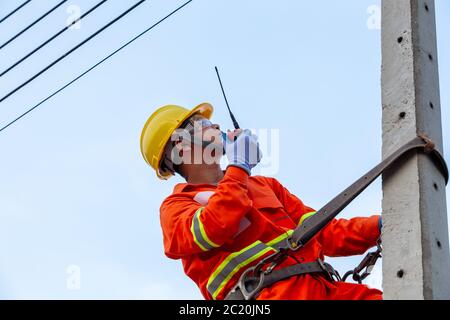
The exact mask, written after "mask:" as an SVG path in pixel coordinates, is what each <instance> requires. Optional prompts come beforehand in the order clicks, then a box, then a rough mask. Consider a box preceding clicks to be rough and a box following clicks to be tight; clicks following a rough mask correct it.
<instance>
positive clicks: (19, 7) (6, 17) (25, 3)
mask: <svg viewBox="0 0 450 320" xmlns="http://www.w3.org/2000/svg"><path fill="white" fill-rule="evenodd" d="M30 2H31V0H27V1H25V2H24V3H22V4H21V5H20V6H18V7H17V8H16V9H14V10H13V11H11V12H10V13H8V14H7V15H6V16H4V17H3V18H1V19H0V23H2V22H3V21H5V20H6V19H8V18H9V17H11V16H12V15H13V14H14V13H16V12H17V11H19V10H20V9H22V8H23V7H25V6H26V5H27V4H28V3H30Z"/></svg>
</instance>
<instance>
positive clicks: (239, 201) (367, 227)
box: [141, 103, 382, 300]
mask: <svg viewBox="0 0 450 320" xmlns="http://www.w3.org/2000/svg"><path fill="white" fill-rule="evenodd" d="M212 113H213V107H212V106H211V105H210V104H209V103H203V104H200V105H198V106H197V107H195V108H193V109H192V110H189V109H186V108H183V107H180V106H175V105H168V106H164V107H161V108H159V109H158V110H156V111H155V112H154V113H153V114H152V115H151V116H150V118H149V119H148V120H147V122H146V124H145V126H144V129H143V131H142V135H141V151H142V155H143V157H144V159H145V160H146V162H147V163H148V164H149V165H150V166H151V167H152V168H153V169H154V170H155V171H156V174H157V176H158V177H159V178H160V179H164V180H167V179H169V178H170V177H172V176H173V175H175V174H179V175H180V176H181V177H183V178H184V179H185V180H186V183H180V184H177V185H176V186H175V187H174V189H173V193H172V194H171V195H169V196H168V197H167V198H166V199H165V200H164V201H163V203H162V205H161V207H160V222H161V227H162V233H163V242H164V250H165V254H166V256H167V257H169V258H171V259H180V260H181V261H182V264H183V268H184V272H185V273H186V275H187V276H188V277H190V278H191V279H192V280H193V281H194V282H195V283H196V284H197V286H198V287H199V289H200V291H201V293H202V295H203V296H204V297H205V299H208V300H209V299H217V300H220V299H225V298H227V295H229V294H230V292H232V291H233V290H232V289H233V288H234V286H235V285H236V283H237V282H238V280H239V278H240V276H241V275H242V274H243V272H244V271H246V270H248V269H249V268H250V267H252V266H254V265H255V264H257V263H258V262H259V261H261V260H262V259H263V258H265V257H267V256H269V255H271V254H273V253H274V252H276V250H277V245H278V244H280V243H282V242H283V241H284V240H286V238H287V237H288V236H289V235H290V234H292V230H293V229H295V228H296V227H297V226H298V225H301V224H302V223H303V222H304V221H305V220H306V219H308V218H309V217H311V216H312V215H314V214H315V210H314V209H313V208H311V207H308V206H307V205H305V204H304V203H303V202H302V201H301V200H300V199H299V198H297V197H296V196H295V195H293V194H291V193H290V192H289V191H288V190H287V189H286V188H285V187H283V185H282V184H281V183H280V182H279V181H277V180H276V179H274V178H269V177H264V176H252V175H251V171H252V169H253V168H254V167H255V166H256V165H257V164H258V162H259V161H260V160H261V155H262V153H261V150H260V149H259V144H258V140H257V137H256V136H255V135H254V134H252V133H251V132H250V131H249V130H234V131H229V132H228V133H227V134H226V137H225V134H224V133H222V131H221V130H220V126H219V125H217V124H213V123H211V121H210V118H211V116H212ZM206 150H209V152H205V151H206ZM246 151H247V152H246ZM224 153H225V155H226V157H227V159H228V166H227V168H226V170H225V171H223V170H222V169H221V166H220V161H218V160H219V159H220V158H221V157H222V156H223V154H224ZM205 154H206V155H207V156H205ZM199 155H201V156H200V157H199ZM252 156H253V159H251V158H252ZM193 159H195V161H193ZM380 224H381V217H380V216H378V215H374V216H371V217H358V218H352V219H349V220H346V219H339V220H337V219H334V220H333V221H332V222H330V223H329V224H328V225H327V226H326V227H324V228H323V229H322V230H321V231H320V232H319V233H318V234H317V235H316V236H315V237H313V238H312V239H311V240H310V241H309V242H308V243H307V244H306V245H305V246H304V247H302V248H301V249H300V250H297V251H292V252H291V253H290V255H289V257H288V258H287V259H285V260H284V261H283V262H282V263H281V264H279V265H278V266H276V268H275V270H277V269H282V268H285V267H287V266H291V265H295V264H310V265H312V264H320V265H323V260H324V256H329V257H337V256H350V255H359V254H363V253H364V252H365V251H366V250H368V249H369V248H371V247H373V246H375V245H376V242H377V239H378V238H379V237H380ZM328 266H329V265H328ZM325 269H326V268H324V269H323V271H322V272H312V273H305V274H300V275H294V276H291V277H289V278H287V279H283V280H280V281H278V282H275V283H273V284H271V285H270V286H267V287H265V288H262V290H261V291H260V292H258V293H257V295H256V299H261V300H269V299H283V300H297V299H299V300H310V299H320V300H323V299H333V300H339V299H345V300H353V299H355V300H356V299H358V300H359V299H362V300H375V299H382V292H381V291H379V290H377V289H374V288H369V287H368V286H366V285H363V284H356V283H347V282H342V281H338V280H336V278H335V277H333V274H335V273H334V270H333V271H331V272H330V270H329V269H328V270H325Z"/></svg>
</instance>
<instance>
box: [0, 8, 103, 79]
mask: <svg viewBox="0 0 450 320" xmlns="http://www.w3.org/2000/svg"><path fill="white" fill-rule="evenodd" d="M106 1H108V0H102V1H100V2H99V3H97V4H96V5H95V6H93V7H92V8H91V9H89V10H88V11H86V12H85V13H84V14H83V15H82V16H81V17H79V18H77V19H76V20H74V21H72V23H71V24H69V25H68V26H67V27H65V28H64V29H62V30H61V31H59V32H57V33H56V34H55V35H53V36H52V37H50V38H49V39H48V40H47V41H45V42H43V43H42V44H41V45H39V46H38V47H37V48H36V49H34V50H32V51H31V52H30V53H28V54H27V55H25V56H24V57H23V58H21V59H20V60H18V61H17V62H15V63H14V64H13V65H12V66H10V67H9V68H8V69H6V70H5V71H3V72H2V73H0V77H3V76H4V75H5V74H7V73H8V72H10V71H11V70H12V69H14V68H15V67H17V66H18V65H19V64H21V63H22V62H24V61H25V60H26V59H28V58H29V57H31V56H32V55H33V54H35V53H36V52H38V51H39V50H41V49H42V48H43V47H45V46H46V45H47V44H49V43H50V42H52V41H53V40H55V39H56V38H57V37H59V36H60V35H61V34H63V33H64V32H66V31H67V30H69V28H70V27H71V26H73V25H74V24H76V23H77V22H79V21H80V20H81V19H83V18H84V17H86V16H88V15H89V14H90V13H92V12H93V11H94V10H95V9H97V8H98V7H100V6H101V5H102V4H104V3H105V2H106Z"/></svg>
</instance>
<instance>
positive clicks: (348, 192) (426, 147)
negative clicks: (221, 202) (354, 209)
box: [288, 134, 448, 250]
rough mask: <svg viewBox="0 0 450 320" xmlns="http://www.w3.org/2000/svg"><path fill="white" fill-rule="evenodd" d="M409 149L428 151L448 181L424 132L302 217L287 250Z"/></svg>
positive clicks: (299, 243) (301, 243)
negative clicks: (304, 218) (319, 207)
mask: <svg viewBox="0 0 450 320" xmlns="http://www.w3.org/2000/svg"><path fill="white" fill-rule="evenodd" d="M411 150H423V151H424V152H425V153H426V154H429V155H430V156H431V158H432V160H433V161H434V162H435V164H436V165H437V167H438V168H439V170H440V171H441V173H442V175H443V176H444V178H445V183H446V184H447V183H448V168H447V165H446V163H445V160H444V157H443V156H442V155H441V153H440V152H439V151H438V150H436V149H435V145H434V143H433V142H432V141H431V140H430V139H429V138H428V137H427V136H426V135H424V134H420V135H419V136H418V137H416V138H415V139H413V140H411V141H410V142H408V143H407V144H405V145H403V146H402V147H401V148H399V149H398V150H397V151H395V152H394V153H393V154H391V155H390V156H389V157H387V158H386V159H385V160H383V161H382V162H381V163H380V164H378V165H377V166H376V167H374V168H373V169H372V170H370V171H369V172H367V173H366V174H365V175H364V176H362V177H361V178H360V179H358V180H357V181H356V182H354V183H353V184H352V185H351V186H350V187H348V188H347V189H345V190H344V191H343V192H341V193H340V194H339V195H338V196H336V197H335V198H334V199H333V200H331V201H330V202H328V203H327V204H326V205H325V206H324V207H323V208H322V209H320V210H319V211H317V213H316V214H315V215H313V216H311V217H310V218H308V219H306V220H305V221H304V222H303V223H302V225H300V226H299V227H297V228H296V229H295V230H294V233H293V234H292V237H291V238H290V239H289V240H288V246H289V249H292V250H297V249H298V248H301V247H302V246H304V245H305V244H306V243H307V242H308V241H309V240H310V239H311V238H312V237H314V236H315V235H316V234H317V232H319V231H320V230H321V229H322V228H323V227H325V226H326V225H327V224H328V223H329V222H330V221H331V220H333V219H334V218H335V217H336V216H337V215H338V214H339V213H340V212H341V211H342V210H343V209H344V208H345V207H346V206H347V205H348V204H349V203H350V202H351V201H353V200H354V199H355V198H356V197H357V196H358V195H359V194H360V193H361V192H363V191H364V190H365V189H366V188H367V187H368V186H369V185H370V184H371V183H372V182H373V181H374V180H375V179H377V178H378V177H379V176H380V175H381V174H382V173H383V172H384V171H386V169H388V168H389V167H390V166H391V165H392V164H393V163H395V162H396V161H397V160H398V159H400V158H401V157H402V156H404V155H405V154H406V153H408V152H409V151H411Z"/></svg>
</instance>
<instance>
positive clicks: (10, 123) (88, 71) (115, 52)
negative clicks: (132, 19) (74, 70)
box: [0, 0, 193, 132]
mask: <svg viewBox="0 0 450 320" xmlns="http://www.w3.org/2000/svg"><path fill="white" fill-rule="evenodd" d="M192 1H193V0H189V1H187V2H185V3H184V4H183V5H181V6H180V7H178V8H177V9H175V10H174V11H172V12H171V13H169V14H168V15H167V16H165V17H164V18H162V19H161V20H159V21H158V22H156V23H155V24H153V25H152V26H150V27H149V28H147V29H145V30H144V31H143V32H141V33H140V34H138V35H137V36H136V37H134V38H133V39H131V40H130V41H128V42H127V43H125V44H124V45H122V46H121V47H120V48H118V49H116V50H115V51H113V52H112V53H110V54H109V55H107V56H106V57H105V58H103V59H102V60H100V61H99V62H97V63H96V64H95V65H93V66H92V67H90V68H89V69H87V70H86V71H84V72H83V73H81V74H80V75H79V76H77V77H76V78H74V79H73V80H71V81H70V82H68V83H67V84H65V85H64V86H62V87H61V88H59V89H58V90H56V91H55V92H53V93H52V94H50V95H49V96H47V97H46V98H45V99H43V100H41V101H40V102H39V103H37V104H36V105H34V106H33V107H32V108H30V109H28V110H27V111H26V112H24V113H22V114H21V115H20V116H19V117H17V118H15V119H14V120H13V121H11V122H9V123H8V124H6V125H5V126H4V127H2V128H1V129H0V132H3V131H4V130H5V129H7V128H8V127H10V126H11V125H13V124H14V123H16V122H17V121H19V120H20V119H22V118H23V117H25V116H26V115H28V114H29V113H30V112H32V111H33V110H35V109H36V108H38V107H39V106H41V105H42V104H43V103H45V102H46V101H48V100H50V99H51V98H53V97H54V96H56V95H57V94H58V93H60V92H61V91H63V90H64V89H66V88H67V87H69V86H71V85H72V84H73V83H75V82H76V81H78V80H79V79H81V78H83V77H84V76H85V75H87V74H88V73H90V72H91V71H92V70H94V69H96V68H97V67H98V66H100V65H101V64H103V63H104V62H105V61H107V60H109V59H110V58H111V57H113V56H115V55H116V54H117V53H119V52H120V51H122V50H123V49H125V48H126V47H128V46H129V45H130V44H132V43H133V42H134V41H136V40H137V39H139V38H140V37H142V36H143V35H145V34H146V33H147V32H149V31H150V30H152V29H153V28H154V27H156V26H157V25H159V24H160V23H161V22H163V21H165V20H166V19H168V18H169V17H171V16H172V15H173V14H175V13H176V12H178V11H179V10H181V9H182V8H184V7H185V6H187V5H188V4H189V3H191V2H192Z"/></svg>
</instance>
